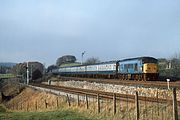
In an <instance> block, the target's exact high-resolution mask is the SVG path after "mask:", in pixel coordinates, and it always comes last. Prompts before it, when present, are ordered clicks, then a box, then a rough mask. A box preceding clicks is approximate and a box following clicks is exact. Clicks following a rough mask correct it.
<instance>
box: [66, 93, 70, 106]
mask: <svg viewBox="0 0 180 120" xmlns="http://www.w3.org/2000/svg"><path fill="white" fill-rule="evenodd" d="M67 102H68V106H69V107H70V106H71V103H70V99H69V96H68V94H67Z"/></svg>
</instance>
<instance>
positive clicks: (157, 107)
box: [6, 88, 180, 120]
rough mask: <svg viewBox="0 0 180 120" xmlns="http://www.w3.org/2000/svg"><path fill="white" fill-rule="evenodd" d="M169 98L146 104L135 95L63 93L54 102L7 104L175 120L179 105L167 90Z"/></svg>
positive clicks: (143, 119)
mask: <svg viewBox="0 0 180 120" xmlns="http://www.w3.org/2000/svg"><path fill="white" fill-rule="evenodd" d="M167 92H168V93H169V92H171V93H172V96H167V95H166V96H164V99H165V100H166V101H161V99H162V98H159V96H158V92H157V93H156V94H157V95H156V101H150V100H149V99H148V98H149V97H147V96H146V95H145V96H144V98H143V100H141V99H140V97H141V96H139V95H138V92H136V93H135V95H134V98H133V99H132V98H129V97H128V95H127V97H120V96H117V94H115V93H114V95H113V97H112V98H107V97H104V96H102V95H101V94H97V95H96V96H90V95H88V94H84V95H79V94H73V95H72V94H71V95H70V94H66V96H64V95H63V96H62V95H60V94H59V95H57V97H56V98H55V99H49V98H44V99H42V100H35V101H33V102H29V101H28V100H26V101H25V102H23V101H19V102H18V103H15V102H14V103H12V104H11V105H10V104H9V105H8V104H7V105H6V106H7V107H8V108H9V109H12V110H19V111H43V110H45V109H47V110H49V109H59V108H62V107H68V108H70V109H73V108H75V109H79V110H83V111H87V112H89V113H91V114H100V115H101V116H102V117H103V118H107V119H108V118H113V119H124V120H178V116H179V115H180V114H178V111H180V104H179V102H178V101H177V93H176V88H174V89H173V90H168V91H167Z"/></svg>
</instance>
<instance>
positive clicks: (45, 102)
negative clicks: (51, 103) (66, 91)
mask: <svg viewBox="0 0 180 120" xmlns="http://www.w3.org/2000/svg"><path fill="white" fill-rule="evenodd" d="M44 104H45V108H46V109H47V101H46V99H45V100H44Z"/></svg>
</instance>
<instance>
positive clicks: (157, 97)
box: [156, 89, 159, 116]
mask: <svg viewBox="0 0 180 120" xmlns="http://www.w3.org/2000/svg"><path fill="white" fill-rule="evenodd" d="M156 100H157V110H158V116H159V92H158V89H157V93H156Z"/></svg>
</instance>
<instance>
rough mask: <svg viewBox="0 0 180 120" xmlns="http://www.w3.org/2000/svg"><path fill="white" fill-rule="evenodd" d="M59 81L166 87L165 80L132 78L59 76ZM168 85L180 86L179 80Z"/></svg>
mask: <svg viewBox="0 0 180 120" xmlns="http://www.w3.org/2000/svg"><path fill="white" fill-rule="evenodd" d="M59 80H60V81H69V80H74V81H87V82H97V83H104V84H115V85H134V86H139V85H142V86H144V87H163V88H167V82H163V81H133V80H120V79H99V78H97V79H95V78H79V77H60V78H59ZM169 86H170V87H176V88H180V81H178V82H169Z"/></svg>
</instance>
